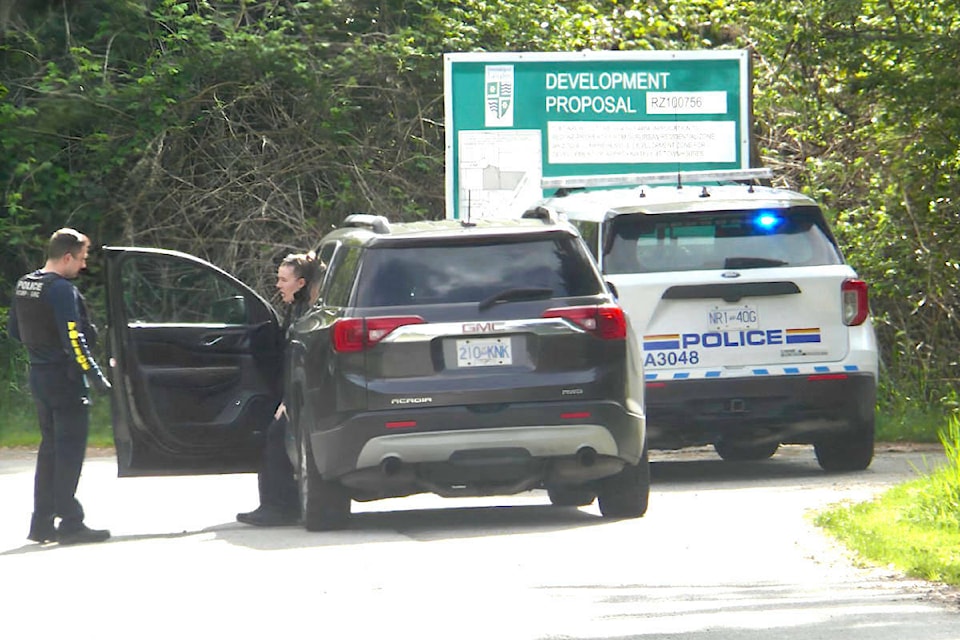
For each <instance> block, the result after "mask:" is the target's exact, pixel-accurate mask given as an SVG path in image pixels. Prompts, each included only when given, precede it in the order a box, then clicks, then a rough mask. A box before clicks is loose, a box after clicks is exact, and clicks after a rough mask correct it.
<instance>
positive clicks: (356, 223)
mask: <svg viewBox="0 0 960 640" xmlns="http://www.w3.org/2000/svg"><path fill="white" fill-rule="evenodd" d="M341 226H342V227H363V228H364V229H370V230H371V231H373V232H374V233H390V221H389V220H387V218H386V216H377V215H374V214H372V213H351V214H350V215H348V216H347V217H346V218H344V219H343V224H342V225H341Z"/></svg>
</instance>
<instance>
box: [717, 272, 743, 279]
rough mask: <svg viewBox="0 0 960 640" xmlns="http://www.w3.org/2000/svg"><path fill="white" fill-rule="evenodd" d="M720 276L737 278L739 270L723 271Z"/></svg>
mask: <svg viewBox="0 0 960 640" xmlns="http://www.w3.org/2000/svg"><path fill="white" fill-rule="evenodd" d="M720 277H721V278H739V277H740V272H739V271H724V272H723V273H721V274H720Z"/></svg>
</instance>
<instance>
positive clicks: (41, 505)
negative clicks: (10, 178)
mask: <svg viewBox="0 0 960 640" xmlns="http://www.w3.org/2000/svg"><path fill="white" fill-rule="evenodd" d="M89 249H90V239H89V238H87V236H85V235H83V234H82V233H80V232H78V231H76V230H74V229H60V230H59V231H56V232H54V234H53V235H52V236H50V243H49V245H48V247H47V262H46V264H45V265H44V267H43V268H42V269H38V270H37V271H33V272H32V273H28V274H27V275H25V276H23V277H22V278H20V280H19V281H17V288H16V291H15V292H14V298H13V309H12V312H11V313H10V320H9V327H8V329H9V331H10V335H11V336H13V337H14V338H15V339H17V340H19V341H21V342H22V343H23V344H24V345H26V347H27V351H28V353H29V355H30V390H31V391H32V392H33V398H34V402H35V403H36V406H37V414H38V417H39V422H40V434H41V441H40V450H39V451H38V452H37V468H36V473H35V476H34V493H33V501H34V502H33V518H32V520H31V522H30V533H29V534H28V535H27V537H28V538H29V539H30V540H33V541H34V542H39V543H44V542H53V541H57V542H59V543H60V544H76V543H82V542H102V541H103V540H106V539H107V538H109V537H110V532H109V531H106V530H98V529H90V528H88V527H87V526H86V525H85V524H84V522H83V518H84V514H83V507H82V506H81V505H80V502H79V501H78V500H77V498H76V496H75V494H76V491H77V483H78V482H79V480H80V470H81V468H82V467H83V459H84V455H85V454H86V449H87V433H88V431H89V426H90V396H89V385H90V384H92V385H93V386H94V387H95V388H97V390H99V391H104V392H105V391H108V390H109V389H110V382H109V380H107V378H106V377H105V376H104V375H103V372H102V371H101V370H100V367H99V366H97V363H96V361H95V360H94V359H93V355H92V354H91V353H90V350H91V348H92V346H93V344H92V341H93V340H94V339H95V332H96V330H95V328H94V326H93V325H92V324H91V323H90V322H89V320H88V319H87V313H86V307H85V306H84V302H83V297H82V296H81V295H80V292H79V291H78V290H77V288H76V287H75V286H74V285H73V283H72V282H70V280H73V279H74V278H76V277H77V276H78V275H79V274H80V271H81V270H82V269H84V268H85V267H86V266H87V253H88V252H89ZM55 518H59V519H60V521H59V524H58V525H57V526H54V520H55Z"/></svg>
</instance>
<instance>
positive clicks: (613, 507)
mask: <svg viewBox="0 0 960 640" xmlns="http://www.w3.org/2000/svg"><path fill="white" fill-rule="evenodd" d="M597 497H598V498H599V502H600V513H601V514H603V517H604V518H639V517H641V516H642V515H643V514H645V513H646V512H647V503H648V502H649V500H650V459H649V456H648V455H647V449H646V447H644V449H643V455H642V456H641V457H640V463H639V464H637V465H632V464H628V465H626V466H624V467H623V470H622V471H620V473H618V474H617V475H615V476H611V477H609V478H604V479H603V480H601V481H600V491H599V493H598V496H597Z"/></svg>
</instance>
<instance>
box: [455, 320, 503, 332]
mask: <svg viewBox="0 0 960 640" xmlns="http://www.w3.org/2000/svg"><path fill="white" fill-rule="evenodd" d="M502 329H503V323H502V322H464V323H463V325H462V326H461V330H462V331H463V332H464V333H491V332H494V331H501V330H502Z"/></svg>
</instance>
